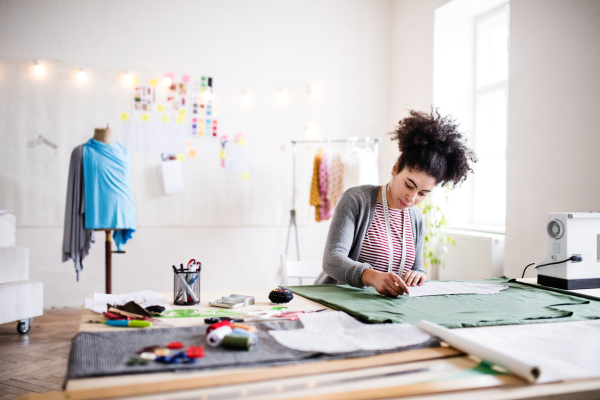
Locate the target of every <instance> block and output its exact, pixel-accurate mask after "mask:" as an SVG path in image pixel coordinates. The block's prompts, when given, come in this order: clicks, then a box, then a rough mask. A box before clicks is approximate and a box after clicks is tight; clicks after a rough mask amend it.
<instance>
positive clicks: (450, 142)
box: [315, 110, 477, 297]
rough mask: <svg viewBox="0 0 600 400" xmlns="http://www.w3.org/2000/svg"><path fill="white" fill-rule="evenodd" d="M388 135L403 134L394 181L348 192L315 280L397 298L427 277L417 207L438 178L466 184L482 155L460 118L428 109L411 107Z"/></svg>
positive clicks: (399, 136)
mask: <svg viewBox="0 0 600 400" xmlns="http://www.w3.org/2000/svg"><path fill="white" fill-rule="evenodd" d="M391 135H393V138H392V140H396V141H398V148H399V149H400V157H399V158H398V161H397V162H396V164H395V165H394V166H393V167H392V170H391V173H392V176H391V179H390V182H389V183H388V184H386V185H384V186H372V185H364V186H356V187H353V188H350V189H348V190H347V191H346V192H344V194H343V195H342V197H341V198H340V201H339V202H338V204H337V206H336V208H335V212H334V215H333V219H332V221H331V225H330V227H329V234H328V235H327V243H326V245H325V253H324V255H323V271H322V272H321V274H320V275H319V277H318V278H317V280H316V281H315V284H327V283H331V284H344V283H345V284H349V285H352V286H355V287H365V286H373V287H374V288H375V290H377V292H379V293H381V294H383V295H386V296H392V297H396V296H398V295H400V294H402V293H409V290H410V289H409V287H410V286H415V285H422V284H423V283H424V282H425V273H424V270H423V237H424V228H423V214H422V212H421V210H419V209H418V208H417V207H416V206H417V204H419V203H420V202H422V201H423V200H424V199H425V198H426V197H427V195H429V193H431V191H432V190H433V188H434V187H435V186H437V185H444V184H446V183H448V182H452V184H453V185H454V186H457V185H459V184H461V183H462V182H463V181H464V180H465V179H466V177H467V174H468V173H469V172H472V169H471V167H470V164H469V162H477V158H476V156H475V153H474V152H473V151H472V150H470V149H469V148H468V147H467V146H466V144H465V139H464V137H463V136H462V135H461V134H460V133H459V132H458V124H457V123H456V122H455V121H454V120H453V119H452V118H451V117H448V116H446V117H442V116H441V115H440V114H439V113H438V112H437V110H432V112H431V114H426V113H423V112H418V111H414V110H411V111H410V116H409V117H407V118H404V119H403V120H401V121H400V122H399V125H398V127H397V129H396V130H395V131H394V132H392V133H391ZM390 243H391V244H392V245H391V246H390ZM390 248H391V251H390Z"/></svg>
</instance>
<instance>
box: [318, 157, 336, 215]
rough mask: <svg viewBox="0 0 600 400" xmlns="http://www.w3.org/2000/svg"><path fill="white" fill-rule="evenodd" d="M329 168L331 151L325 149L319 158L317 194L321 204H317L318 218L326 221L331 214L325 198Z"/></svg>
mask: <svg viewBox="0 0 600 400" xmlns="http://www.w3.org/2000/svg"><path fill="white" fill-rule="evenodd" d="M330 168H331V151H328V150H326V151H325V152H324V153H323V157H322V158H321V165H320V166H319V194H320V195H321V204H320V205H319V219H320V220H321V221H326V220H328V219H329V218H331V216H332V215H333V211H332V208H331V206H330V204H329V200H327V186H328V182H329V169H330Z"/></svg>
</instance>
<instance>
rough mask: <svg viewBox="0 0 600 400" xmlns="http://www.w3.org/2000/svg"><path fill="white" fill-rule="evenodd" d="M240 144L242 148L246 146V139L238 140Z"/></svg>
mask: <svg viewBox="0 0 600 400" xmlns="http://www.w3.org/2000/svg"><path fill="white" fill-rule="evenodd" d="M238 144H239V145H240V146H245V145H246V139H244V138H241V139H240V140H238Z"/></svg>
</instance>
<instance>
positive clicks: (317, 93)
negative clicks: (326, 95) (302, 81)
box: [310, 86, 321, 97]
mask: <svg viewBox="0 0 600 400" xmlns="http://www.w3.org/2000/svg"><path fill="white" fill-rule="evenodd" d="M310 94H312V95H313V96H314V97H319V96H320V95H321V88H320V87H318V86H313V87H312V88H311V89H310Z"/></svg>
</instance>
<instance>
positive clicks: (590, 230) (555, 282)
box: [536, 212, 600, 290]
mask: <svg viewBox="0 0 600 400" xmlns="http://www.w3.org/2000/svg"><path fill="white" fill-rule="evenodd" d="M546 230H547V233H548V252H547V254H546V258H545V259H544V261H542V262H541V263H539V264H537V265H536V268H537V271H538V281H537V282H538V284H540V285H544V286H551V287H555V288H559V289H569V290H572V289H591V288H600V261H599V260H600V213H565V212H557V213H550V215H548V224H547V229H546Z"/></svg>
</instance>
